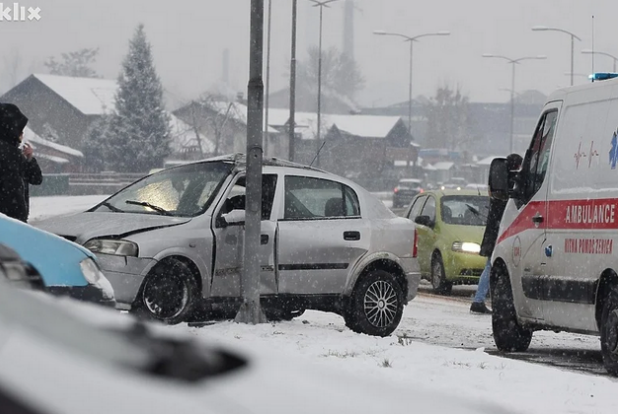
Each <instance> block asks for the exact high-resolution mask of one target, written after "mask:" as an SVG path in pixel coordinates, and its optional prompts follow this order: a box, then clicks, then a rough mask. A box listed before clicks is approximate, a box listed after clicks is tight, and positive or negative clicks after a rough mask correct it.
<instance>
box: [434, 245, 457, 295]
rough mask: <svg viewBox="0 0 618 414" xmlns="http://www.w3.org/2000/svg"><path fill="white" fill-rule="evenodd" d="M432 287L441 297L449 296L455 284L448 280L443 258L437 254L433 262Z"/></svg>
mask: <svg viewBox="0 0 618 414" xmlns="http://www.w3.org/2000/svg"><path fill="white" fill-rule="evenodd" d="M431 286H432V287H433V291H434V292H435V293H438V294H440V295H448V294H450V293H451V291H452V290H453V284H452V283H451V282H449V281H448V280H446V273H445V271H444V263H442V256H440V254H439V253H438V254H436V255H435V256H434V257H433V259H432V261H431Z"/></svg>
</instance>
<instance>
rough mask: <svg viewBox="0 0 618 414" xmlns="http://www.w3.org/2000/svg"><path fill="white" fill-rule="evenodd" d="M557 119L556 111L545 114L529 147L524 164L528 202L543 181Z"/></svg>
mask: <svg viewBox="0 0 618 414" xmlns="http://www.w3.org/2000/svg"><path fill="white" fill-rule="evenodd" d="M557 119H558V111H551V112H547V113H546V114H545V115H544V116H543V118H542V119H541V122H539V126H538V128H537V131H536V133H535V135H534V139H533V140H532V144H531V145H530V150H529V153H528V156H529V160H528V161H529V162H526V163H525V164H524V165H525V166H527V167H528V171H527V174H526V196H527V197H526V198H527V199H528V200H529V199H531V198H532V196H534V194H536V193H537V191H539V189H540V188H541V185H542V184H543V180H545V174H546V173H547V165H548V163H549V155H550V150H551V145H552V142H553V139H554V131H555V128H556V120H557Z"/></svg>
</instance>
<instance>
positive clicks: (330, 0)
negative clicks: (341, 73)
mask: <svg viewBox="0 0 618 414" xmlns="http://www.w3.org/2000/svg"><path fill="white" fill-rule="evenodd" d="M309 1H310V2H312V3H315V4H314V5H313V7H319V8H320V42H319V45H318V135H317V137H316V155H315V161H316V163H315V165H316V166H319V165H320V149H321V148H320V133H321V131H320V129H321V128H322V122H321V121H322V118H321V117H322V114H321V112H322V11H323V10H324V7H330V6H329V5H328V4H329V3H334V2H336V1H339V0H323V1H318V0H309Z"/></svg>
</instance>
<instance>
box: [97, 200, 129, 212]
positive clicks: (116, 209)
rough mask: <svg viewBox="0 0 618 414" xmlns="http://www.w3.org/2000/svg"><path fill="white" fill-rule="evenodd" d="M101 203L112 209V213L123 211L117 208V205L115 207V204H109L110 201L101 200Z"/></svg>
mask: <svg viewBox="0 0 618 414" xmlns="http://www.w3.org/2000/svg"><path fill="white" fill-rule="evenodd" d="M101 205H102V206H103V207H107V208H109V209H110V210H112V211H113V212H114V213H124V211H123V210H121V209H119V208H118V207H116V206H113V205H111V204H110V203H108V202H107V201H104V202H102V203H101Z"/></svg>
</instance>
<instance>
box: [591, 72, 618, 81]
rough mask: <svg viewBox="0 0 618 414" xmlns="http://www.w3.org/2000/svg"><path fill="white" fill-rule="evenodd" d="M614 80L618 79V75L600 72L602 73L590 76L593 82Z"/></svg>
mask: <svg viewBox="0 0 618 414" xmlns="http://www.w3.org/2000/svg"><path fill="white" fill-rule="evenodd" d="M613 78H618V73H612V72H600V73H593V74H592V75H590V76H588V79H590V80H591V81H592V82H594V81H601V80H608V79H613Z"/></svg>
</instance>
